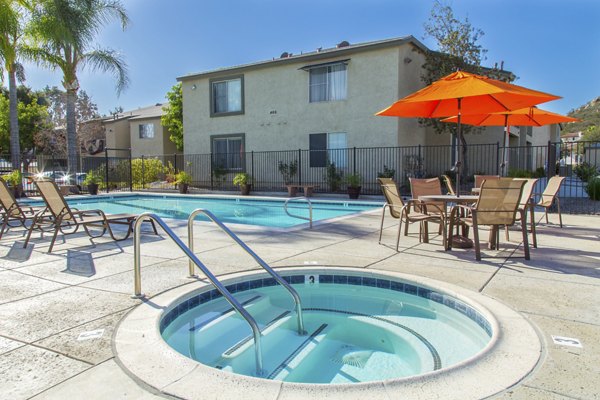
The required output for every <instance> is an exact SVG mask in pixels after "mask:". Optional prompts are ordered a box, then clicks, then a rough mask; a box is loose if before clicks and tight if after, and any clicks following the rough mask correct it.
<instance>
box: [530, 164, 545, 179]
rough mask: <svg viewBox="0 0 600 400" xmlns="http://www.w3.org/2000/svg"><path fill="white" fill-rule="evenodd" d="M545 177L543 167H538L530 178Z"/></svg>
mask: <svg viewBox="0 0 600 400" xmlns="http://www.w3.org/2000/svg"><path fill="white" fill-rule="evenodd" d="M544 177H546V170H545V169H544V167H538V168H537V169H536V170H535V171H534V172H533V176H532V178H544Z"/></svg>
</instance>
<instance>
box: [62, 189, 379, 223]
mask: <svg viewBox="0 0 600 400" xmlns="http://www.w3.org/2000/svg"><path fill="white" fill-rule="evenodd" d="M67 202H68V203H69V206H71V207H74V208H77V209H79V210H91V209H101V210H103V211H104V212H105V213H108V214H118V213H133V214H139V213H142V212H145V211H150V212H153V213H155V214H157V215H158V216H159V217H162V218H175V219H187V218H188V216H189V215H190V214H191V212H192V211H193V210H195V209H197V208H205V209H208V210H209V211H211V212H212V213H213V214H215V215H216V216H217V218H219V219H220V220H221V221H222V222H225V223H235V224H244V225H258V226H266V227H275V228H289V227H293V226H296V225H300V224H303V223H306V221H305V220H302V219H299V218H294V217H290V216H289V215H287V214H286V213H285V210H284V208H283V205H284V203H285V200H280V199H255V198H230V197H227V198H225V197H203V196H172V195H168V196H165V195H148V194H135V195H125V196H97V197H96V196H94V197H91V198H90V197H87V198H67ZM311 202H312V206H313V221H322V220H326V219H331V218H337V217H342V216H347V215H352V214H356V213H360V212H364V211H371V210H376V209H377V208H380V207H381V206H382V203H376V202H360V203H357V202H344V201H323V200H312V199H311ZM288 210H289V211H290V213H293V214H297V215H301V216H304V217H308V205H307V203H306V202H302V201H293V202H290V203H289V205H288ZM203 218H204V217H201V216H199V217H198V218H197V219H198V220H202V219H203Z"/></svg>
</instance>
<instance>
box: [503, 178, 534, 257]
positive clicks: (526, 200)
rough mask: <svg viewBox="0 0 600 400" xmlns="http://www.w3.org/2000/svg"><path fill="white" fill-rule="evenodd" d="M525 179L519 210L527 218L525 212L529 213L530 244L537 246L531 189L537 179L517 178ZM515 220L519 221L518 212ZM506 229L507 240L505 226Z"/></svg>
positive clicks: (532, 189)
mask: <svg viewBox="0 0 600 400" xmlns="http://www.w3.org/2000/svg"><path fill="white" fill-rule="evenodd" d="M517 180H523V181H525V185H524V186H523V193H521V200H519V210H523V211H524V215H525V218H527V214H528V213H529V217H530V218H529V220H530V222H529V225H530V226H531V239H532V240H531V245H532V246H533V247H535V248H537V237H536V233H535V216H534V208H535V205H534V203H533V199H532V196H533V191H534V189H535V185H536V184H537V182H538V179H517ZM517 221H521V218H520V213H517ZM505 231H506V240H508V239H509V238H508V227H506V228H505Z"/></svg>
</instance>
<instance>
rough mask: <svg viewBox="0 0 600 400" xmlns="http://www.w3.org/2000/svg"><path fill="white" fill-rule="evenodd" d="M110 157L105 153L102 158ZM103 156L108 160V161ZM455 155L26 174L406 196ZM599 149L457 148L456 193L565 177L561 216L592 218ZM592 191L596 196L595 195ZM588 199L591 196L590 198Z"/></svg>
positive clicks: (89, 166)
mask: <svg viewBox="0 0 600 400" xmlns="http://www.w3.org/2000/svg"><path fill="white" fill-rule="evenodd" d="M109 151H110V153H109ZM109 154H110V157H109ZM9 159H10V158H9V157H2V158H0V170H1V171H4V172H7V171H9V170H10V163H9V162H8V161H3V160H9ZM455 160H456V149H455V148H454V147H452V146H401V147H373V148H348V149H335V150H302V149H300V150H285V151H261V152H255V151H252V152H239V153H231V154H223V153H220V154H162V155H144V156H140V157H135V158H132V157H131V152H130V151H129V149H107V150H106V151H105V153H104V154H102V155H101V156H96V157H82V158H81V159H80V164H79V165H78V167H77V171H68V170H67V167H66V160H65V159H61V158H57V157H53V156H52V155H37V156H36V157H35V159H34V160H33V161H31V162H29V163H28V168H27V171H26V172H29V173H31V174H38V173H43V174H45V175H46V176H51V177H54V178H55V179H56V180H57V181H59V183H60V182H62V181H65V179H64V177H63V175H65V174H67V173H69V174H70V175H71V177H72V178H73V179H74V181H75V183H76V184H77V185H79V186H80V188H81V190H82V191H85V190H86V188H85V185H84V184H83V179H84V178H85V176H86V175H87V174H89V172H90V171H93V173H95V174H97V175H99V176H101V177H102V183H101V184H100V190H101V191H131V190H169V189H174V188H175V187H176V180H177V177H178V173H180V172H182V171H184V172H186V173H187V174H189V175H190V176H191V184H190V187H191V188H192V190H202V189H205V190H212V191H215V190H221V191H234V190H238V188H237V187H236V186H235V185H234V184H233V179H234V177H235V176H236V175H237V174H238V173H242V172H245V173H248V174H250V175H251V177H252V183H253V190H254V191H260V192H285V191H286V185H290V184H291V185H298V186H304V185H311V186H314V191H315V192H316V193H345V192H346V186H347V185H346V180H347V179H348V178H349V177H352V176H355V177H356V176H359V177H360V182H361V186H362V193H363V194H380V189H379V185H378V184H377V177H379V176H386V177H392V178H394V179H395V180H396V181H397V182H398V184H399V186H400V188H401V191H402V192H403V194H406V195H410V186H409V181H408V180H409V178H411V177H423V178H425V177H435V176H440V175H441V174H447V175H450V176H453V175H454V172H453V168H452V166H453V165H454V163H455ZM599 167H600V142H574V143H547V144H545V145H541V146H521V147H510V148H504V147H502V146H500V144H499V143H493V144H480V145H467V146H466V147H465V148H464V163H463V172H464V179H463V182H464V188H463V189H464V190H469V189H470V187H471V186H472V184H473V178H472V177H473V175H475V174H484V175H507V176H513V177H537V178H540V182H539V187H538V191H540V192H541V191H542V190H543V188H544V186H545V182H546V179H547V178H548V177H550V176H554V175H555V174H559V175H561V176H564V177H566V178H567V179H566V180H565V182H564V184H563V188H562V189H561V193H560V197H561V204H563V208H565V209H566V211H570V212H581V213H599V212H600V201H596V200H593V199H591V198H590V195H589V193H588V192H589V187H588V186H589V185H588V181H589V180H590V179H591V178H592V177H594V176H597V175H599V174H600V172H599ZM599 190H600V189H599ZM592 197H593V196H592Z"/></svg>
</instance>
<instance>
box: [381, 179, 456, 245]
mask: <svg viewBox="0 0 600 400" xmlns="http://www.w3.org/2000/svg"><path fill="white" fill-rule="evenodd" d="M377 182H379V184H380V185H381V190H382V191H383V195H384V196H385V200H386V204H385V205H384V206H383V212H382V215H381V226H380V228H379V244H381V236H382V233H383V220H384V219H385V212H386V209H387V208H389V210H390V215H391V216H392V217H393V218H396V219H398V220H399V221H398V236H397V238H396V251H398V248H399V246H400V233H401V231H402V225H403V224H404V236H407V235H408V224H410V223H414V222H419V223H420V227H419V241H422V242H424V243H428V242H429V232H428V229H427V222H435V223H438V224H440V225H441V226H442V227H443V226H444V224H445V223H446V218H445V216H444V213H443V212H440V211H442V210H437V211H438V212H437V213H435V214H428V213H427V210H428V209H427V207H428V205H426V204H425V203H423V202H422V201H419V200H415V199H413V200H409V201H407V202H406V203H404V201H403V200H402V197H401V196H400V193H399V192H398V186H397V185H396V182H394V180H393V179H391V178H378V179H377ZM415 206H416V207H417V208H418V209H419V210H418V211H417V209H415ZM411 208H412V209H411ZM432 208H433V209H435V208H436V206H435V205H432ZM442 234H443V245H444V248H446V229H442Z"/></svg>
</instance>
